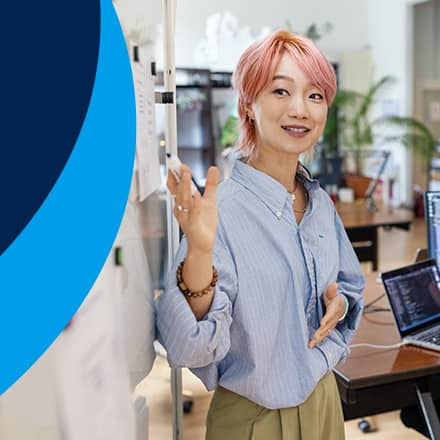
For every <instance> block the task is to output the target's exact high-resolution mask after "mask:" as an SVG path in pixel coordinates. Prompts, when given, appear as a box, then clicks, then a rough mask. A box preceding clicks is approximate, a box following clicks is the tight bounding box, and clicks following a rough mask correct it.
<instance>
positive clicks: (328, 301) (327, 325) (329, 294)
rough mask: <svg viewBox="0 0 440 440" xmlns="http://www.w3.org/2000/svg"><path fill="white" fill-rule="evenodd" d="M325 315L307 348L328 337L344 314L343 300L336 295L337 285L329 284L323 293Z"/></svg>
mask: <svg viewBox="0 0 440 440" xmlns="http://www.w3.org/2000/svg"><path fill="white" fill-rule="evenodd" d="M323 299H324V305H325V314H324V316H323V317H322V319H321V323H320V327H319V328H318V330H316V332H315V334H314V335H313V338H312V339H311V340H310V342H309V348H313V347H314V346H315V345H316V344H319V343H320V342H321V341H322V340H323V339H324V338H326V337H327V336H329V335H330V333H331V331H332V330H333V329H334V328H335V327H336V325H337V324H338V321H339V319H340V318H341V317H342V316H344V313H345V300H344V298H343V297H342V296H341V295H338V283H333V284H330V286H328V287H327V290H326V292H325V293H324V297H323Z"/></svg>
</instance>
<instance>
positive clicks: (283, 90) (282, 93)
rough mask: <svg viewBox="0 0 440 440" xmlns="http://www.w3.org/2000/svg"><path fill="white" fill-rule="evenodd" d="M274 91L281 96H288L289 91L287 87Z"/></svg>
mask: <svg viewBox="0 0 440 440" xmlns="http://www.w3.org/2000/svg"><path fill="white" fill-rule="evenodd" d="M273 93H275V95H279V96H288V95H289V92H288V91H287V90H286V89H275V90H274V91H273Z"/></svg>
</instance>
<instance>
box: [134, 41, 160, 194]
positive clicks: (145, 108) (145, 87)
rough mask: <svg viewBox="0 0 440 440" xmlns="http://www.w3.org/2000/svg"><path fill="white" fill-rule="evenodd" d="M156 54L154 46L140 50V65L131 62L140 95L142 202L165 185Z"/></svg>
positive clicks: (138, 124) (138, 150)
mask: <svg viewBox="0 0 440 440" xmlns="http://www.w3.org/2000/svg"><path fill="white" fill-rule="evenodd" d="M152 51H153V47H152V45H148V46H144V47H142V48H139V50H138V55H139V61H134V60H133V59H132V60H131V62H132V69H133V79H134V88H135V94H136V163H137V178H138V189H139V200H140V201H142V200H144V199H145V198H146V197H148V196H149V195H150V194H151V193H152V192H154V191H155V190H156V189H157V188H159V186H160V184H161V176H160V169H159V140H158V136H157V133H156V109H155V98H154V76H153V75H152V73H151V61H152V60H153V56H152ZM131 52H133V51H131ZM131 55H132V58H133V54H131Z"/></svg>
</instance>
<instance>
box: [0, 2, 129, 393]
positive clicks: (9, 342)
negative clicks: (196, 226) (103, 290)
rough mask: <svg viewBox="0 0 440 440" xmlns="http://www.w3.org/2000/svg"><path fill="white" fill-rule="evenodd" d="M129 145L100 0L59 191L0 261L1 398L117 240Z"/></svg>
mask: <svg viewBox="0 0 440 440" xmlns="http://www.w3.org/2000/svg"><path fill="white" fill-rule="evenodd" d="M134 147H135V101H134V92H133V81H132V76H131V69H130V64H129V60H128V54H127V48H126V45H125V42H124V39H123V35H122V32H121V29H120V26H119V23H118V20H117V17H116V14H115V11H114V9H113V6H112V4H111V2H110V1H108V0H106V1H103V0H102V1H101V35H100V46H99V57H98V66H97V72H96V79H95V84H94V88H93V93H92V96H91V100H90V105H89V108H88V111H87V115H86V117H85V120H84V124H83V127H82V130H81V132H80V134H79V137H78V139H77V142H76V144H75V148H74V149H73V151H72V154H71V156H70V158H69V160H68V161H67V163H66V166H65V168H64V170H63V171H62V173H61V174H60V176H59V178H58V180H57V182H56V184H55V185H54V186H53V188H52V190H51V191H50V193H49V194H48V196H47V198H46V199H45V200H44V202H43V203H42V205H41V206H40V208H39V209H38V211H37V212H36V213H35V215H34V217H33V218H32V219H31V221H30V222H29V223H28V224H27V226H26V227H25V228H24V229H23V231H22V232H21V234H20V235H19V236H18V237H17V238H16V239H15V240H14V242H13V243H12V244H11V245H10V246H9V247H8V248H7V249H6V251H5V252H4V253H3V255H2V256H1V257H0V283H1V284H0V285H1V288H0V310H1V312H0V335H1V336H0V340H1V343H0V350H1V355H0V358H1V359H2V362H1V364H0V365H1V366H0V394H1V393H3V392H4V391H5V390H6V389H7V388H9V387H10V386H11V385H12V384H13V383H14V382H15V381H16V380H17V379H18V378H19V377H20V376H21V375H22V374H23V373H24V372H25V371H26V370H27V369H28V368H29V367H30V366H31V365H32V364H33V363H34V362H35V361H36V360H37V359H38V357H39V356H40V355H41V354H42V353H43V352H44V350H45V349H46V348H47V347H48V346H49V345H50V344H51V343H52V342H53V340H54V339H55V338H56V336H57V335H58V334H59V333H60V332H61V331H62V329H63V328H64V327H65V325H66V323H67V322H68V321H69V319H70V318H71V317H72V315H73V314H74V312H75V311H76V310H77V309H78V307H79V305H80V304H81V302H82V301H83V299H84V297H85V296H86V295H87V292H88V291H89V290H90V288H91V287H92V285H93V282H94V281H95V279H96V278H97V276H98V274H99V272H100V270H101V268H102V266H103V264H104V262H105V259H106V257H107V255H108V253H109V251H110V249H111V246H112V244H113V241H114V239H115V236H116V234H117V231H118V228H119V225H120V222H121V218H122V215H123V212H124V208H125V204H126V202H127V196H128V191H129V185H130V181H131V175H132V171H133V160H134Z"/></svg>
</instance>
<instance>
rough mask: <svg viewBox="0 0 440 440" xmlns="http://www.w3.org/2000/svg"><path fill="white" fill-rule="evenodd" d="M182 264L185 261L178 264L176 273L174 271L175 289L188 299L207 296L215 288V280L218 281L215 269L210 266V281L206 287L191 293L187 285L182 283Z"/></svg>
mask: <svg viewBox="0 0 440 440" xmlns="http://www.w3.org/2000/svg"><path fill="white" fill-rule="evenodd" d="M184 263H185V260H183V261H182V262H181V263H180V264H179V267H178V268H177V271H176V279H177V287H178V288H179V290H180V291H181V292H182V293H183V294H184V295H185V296H187V297H188V298H195V297H199V296H203V295H206V294H208V293H209V292H210V291H211V289H213V288H214V287H215V285H216V284H217V280H218V274H217V269H216V268H215V267H214V266H212V280H211V282H210V283H209V285H208V286H206V287H205V288H204V289H203V290H200V291H198V292H193V291H192V290H190V289H189V288H188V287H187V285H186V284H185V282H184V281H183V277H182V270H183V264H184Z"/></svg>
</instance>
